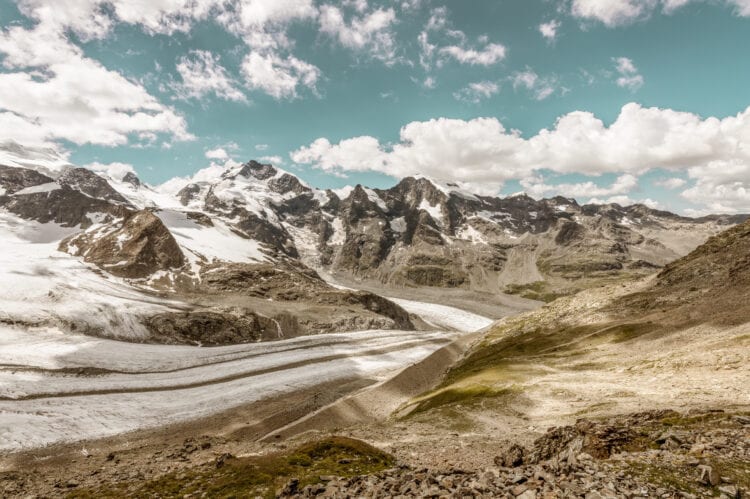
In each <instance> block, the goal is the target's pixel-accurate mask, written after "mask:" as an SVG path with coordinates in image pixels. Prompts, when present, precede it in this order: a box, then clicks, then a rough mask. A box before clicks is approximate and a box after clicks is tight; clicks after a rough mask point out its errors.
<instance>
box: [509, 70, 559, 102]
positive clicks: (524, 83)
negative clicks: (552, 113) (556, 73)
mask: <svg viewBox="0 0 750 499" xmlns="http://www.w3.org/2000/svg"><path fill="white" fill-rule="evenodd" d="M510 80H511V82H512V83H513V88H514V89H516V90H517V89H519V88H525V89H526V90H528V91H530V92H531V94H532V95H533V97H534V99H536V100H544V99H546V98H547V97H549V96H551V95H552V94H554V93H555V90H556V85H557V79H556V78H555V77H548V78H540V77H539V75H538V74H536V73H535V72H534V71H533V70H531V69H530V68H526V69H525V70H524V71H516V72H515V73H513V74H512V75H511V77H510Z"/></svg>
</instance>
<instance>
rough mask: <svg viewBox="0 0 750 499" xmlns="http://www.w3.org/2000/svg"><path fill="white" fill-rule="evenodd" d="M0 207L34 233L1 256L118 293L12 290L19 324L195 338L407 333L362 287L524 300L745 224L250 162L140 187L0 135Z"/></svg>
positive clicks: (664, 259)
mask: <svg viewBox="0 0 750 499" xmlns="http://www.w3.org/2000/svg"><path fill="white" fill-rule="evenodd" d="M0 208H2V212H3V215H2V218H3V220H2V223H1V224H0V228H1V229H2V230H3V231H5V232H6V233H8V234H9V238H6V240H7V241H11V239H10V236H11V235H12V236H13V237H14V238H15V239H16V241H15V243H14V248H19V246H18V245H19V244H22V243H24V242H28V243H30V244H31V243H44V244H37V245H36V247H37V249H40V250H41V248H42V247H44V248H46V250H45V251H46V252H45V251H42V252H41V253H39V252H24V251H20V252H19V253H18V255H19V257H20V258H23V259H24V260H25V262H24V263H27V264H28V261H27V259H28V255H29V254H31V253H34V254H38V258H40V260H39V261H37V262H35V263H34V265H37V266H42V267H45V270H42V269H40V268H38V267H37V268H36V270H35V271H30V272H28V274H30V275H34V274H35V273H36V274H39V273H42V274H43V273H45V272H46V273H50V274H57V275H60V276H61V277H62V278H63V279H62V280H63V281H65V275H66V272H70V269H68V268H65V269H63V268H60V267H61V266H71V265H76V264H75V263H74V262H77V265H79V266H80V268H78V270H77V271H79V272H83V270H82V269H83V268H85V269H88V271H87V272H88V273H87V274H86V276H87V277H86V278H87V279H89V280H90V281H91V282H95V283H96V285H92V286H91V289H89V290H88V291H90V292H93V293H95V294H97V295H98V296H102V293H103V294H104V295H107V294H111V295H113V296H115V297H117V298H118V299H119V300H124V301H125V302H127V303H128V306H125V307H124V306H121V305H122V304H119V305H117V306H113V307H108V306H107V305H106V304H103V305H102V307H107V308H108V309H109V312H110V315H111V317H110V319H109V320H108V321H106V322H105V323H104V324H102V323H101V322H100V321H98V319H92V318H91V317H90V316H87V315H86V314H80V313H77V312H75V313H73V312H71V311H70V310H69V309H70V307H67V306H66V304H65V303H66V301H68V300H74V299H75V298H74V297H73V296H72V295H71V294H70V293H64V292H60V291H59V290H58V289H56V288H55V286H57V284H55V282H54V280H51V279H48V280H46V283H47V284H46V285H45V286H41V287H37V288H34V292H33V293H32V294H31V295H29V296H24V297H23V298H21V299H22V300H28V299H29V298H32V299H39V300H41V301H40V304H41V306H40V307H39V308H38V309H37V310H36V311H35V313H34V314H33V321H36V323H38V322H39V321H42V322H44V321H46V322H48V323H50V324H55V325H58V326H59V325H63V326H64V328H65V329H68V330H72V331H78V332H80V331H84V332H86V333H88V334H94V335H100V336H109V337H116V338H124V339H130V340H134V341H146V342H158V343H186V344H202V345H218V344H231V343H242V342H247V341H257V340H267V339H279V338H289V337H294V336H299V335H303V334H319V333H325V332H335V331H342V330H346V331H354V330H365V329H374V328H380V329H383V328H384V329H390V328H396V329H415V328H417V329H420V328H422V327H424V324H422V323H421V321H420V319H419V318H417V317H414V316H410V314H409V313H408V312H406V311H405V310H404V309H403V308H402V307H401V306H399V305H397V304H396V303H394V302H393V301H390V300H388V299H386V298H383V297H381V296H379V295H380V294H398V293H403V292H404V290H407V291H413V290H418V289H427V288H429V289H442V290H444V292H445V294H446V296H448V295H450V293H451V292H454V291H456V290H461V291H463V292H464V293H469V294H470V295H471V296H488V295H498V296H504V295H503V294H504V293H505V294H516V295H520V297H519V298H518V299H517V301H516V302H515V305H516V306H517V307H520V308H523V307H526V308H531V307H532V306H533V303H532V302H530V301H529V300H543V301H549V300H551V299H554V298H556V297H557V296H561V295H567V294H572V293H574V292H576V291H578V290H580V289H582V288H587V287H591V286H593V285H599V284H602V283H608V282H613V281H617V280H620V279H624V278H627V277H632V276H638V275H646V274H648V273H652V272H653V271H654V270H656V269H659V268H661V267H663V266H664V265H665V264H667V263H668V262H670V261H673V260H675V259H676V258H678V257H680V256H683V255H685V254H686V253H688V252H689V251H690V250H692V249H694V248H695V247H696V246H698V245H699V244H701V243H702V242H703V241H705V240H706V239H707V238H708V237H709V236H711V235H714V234H716V233H718V232H720V231H721V230H723V229H726V228H727V227H730V226H732V225H734V224H736V223H739V222H741V221H743V220H745V219H746V218H747V216H745V215H735V216H728V215H714V216H706V217H702V218H697V219H694V218H687V217H682V216H678V215H675V214H673V213H669V212H666V211H659V210H654V209H651V208H648V207H646V206H644V205H632V206H625V207H623V206H619V205H617V204H609V205H583V206H581V205H579V204H578V203H577V202H576V201H575V200H574V199H567V198H563V197H555V198H551V199H542V200H535V199H533V198H531V197H529V196H527V195H523V194H520V195H515V196H510V197H507V198H499V197H487V196H479V195H475V194H473V193H470V192H467V191H465V190H463V189H461V188H459V186H457V185H455V184H443V183H440V182H437V181H434V180H431V179H428V178H425V177H408V178H405V179H403V180H401V181H400V182H398V183H397V184H396V185H395V186H394V187H392V188H390V189H370V188H367V187H364V186H361V185H357V186H355V187H354V188H352V189H350V190H349V191H348V192H347V193H346V194H345V195H342V194H337V193H335V192H334V191H331V190H320V189H316V188H313V187H310V186H308V185H306V184H305V183H304V182H302V181H301V180H300V179H299V178H298V177H296V176H295V175H293V174H291V173H289V172H286V171H284V170H282V169H280V168H277V167H274V166H272V165H269V164H261V163H258V162H256V161H249V162H247V163H244V164H230V165H226V166H217V165H213V166H211V167H209V168H207V169H205V170H201V171H199V172H198V173H196V174H195V175H193V176H192V177H189V178H176V179H173V180H171V181H168V182H166V183H165V184H162V185H160V186H156V187H154V186H150V185H147V184H145V183H143V182H142V181H140V180H139V179H138V177H137V176H136V175H135V174H134V172H132V171H130V170H122V169H120V170H118V171H116V169H110V170H100V171H93V170H91V169H87V168H81V167H76V166H74V165H71V164H68V162H67V161H66V160H65V159H64V158H62V157H60V156H58V155H56V154H55V153H54V152H53V151H49V150H42V149H27V148H21V147H19V146H17V145H15V144H8V145H6V146H4V147H3V148H2V150H1V151H0ZM12 254H13V253H12V252H11V251H7V252H6V255H8V257H10V255H12ZM62 254H65V255H69V256H70V257H73V258H72V259H71V260H66V258H68V257H65V258H63V257H62V256H61V255H62ZM61 262H65V263H61ZM9 263H10V264H11V265H10V267H14V262H9ZM19 265H20V262H19ZM20 275H21V272H18V271H16V272H15V274H14V276H13V279H14V280H15V281H19V280H22V279H21V277H20ZM8 277H9V278H10V276H8ZM37 277H38V276H37ZM29 279H33V277H29ZM29 279H27V281H28V280H29ZM334 282H338V283H340V284H332V283H334ZM341 284H345V285H346V286H347V287H344V286H342V285H341ZM31 288H32V286H29V289H31ZM350 288H357V289H369V290H370V291H354V290H353V289H350ZM85 289H86V288H85V286H82V287H79V288H78V290H77V292H79V293H81V292H84V291H85ZM34 293H36V294H37V295H38V297H36V296H35V295H34ZM54 294H60V295H61V296H64V297H63V298H61V299H50V298H49V297H50V296H52V295H54ZM123 294H127V295H128V296H123ZM44 295H46V296H44ZM157 297H158V298H159V300H158V303H157V302H156V301H155V298H157ZM3 300H4V301H6V302H7V301H8V300H14V297H13V296H5V297H3ZM4 308H5V310H6V314H9V317H8V319H7V320H10V321H14V322H16V323H17V322H25V321H26V322H27V321H30V320H32V319H29V317H28V316H24V312H23V310H24V308H23V307H16V306H14V304H6V306H5V307H4ZM17 311H20V312H17Z"/></svg>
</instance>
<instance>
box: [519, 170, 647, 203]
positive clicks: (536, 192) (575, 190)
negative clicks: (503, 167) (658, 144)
mask: <svg viewBox="0 0 750 499" xmlns="http://www.w3.org/2000/svg"><path fill="white" fill-rule="evenodd" d="M520 183H521V185H522V186H523V188H524V190H525V191H526V192H527V193H528V194H529V195H531V196H534V197H537V198H541V197H544V196H548V195H550V194H560V195H562V196H566V197H572V198H576V199H587V198H588V199H590V198H592V197H612V196H616V195H623V194H627V193H629V192H630V191H632V190H633V189H634V188H635V187H636V186H638V177H636V176H635V175H632V174H629V173H626V174H624V175H620V176H619V177H617V179H615V181H614V182H613V183H612V184H611V185H609V186H606V187H601V186H599V185H597V184H595V183H594V182H591V181H587V182H580V183H576V184H568V183H559V184H548V183H545V181H544V178H543V177H542V176H534V177H529V178H526V179H522V180H521V182H520Z"/></svg>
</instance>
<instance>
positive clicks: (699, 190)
mask: <svg viewBox="0 0 750 499" xmlns="http://www.w3.org/2000/svg"><path fill="white" fill-rule="evenodd" d="M746 133H747V132H746ZM746 147H747V146H746ZM688 177H690V178H691V179H695V185H693V186H692V187H691V188H689V189H687V190H685V191H684V192H683V193H682V197H684V198H685V199H687V200H689V201H692V202H693V203H698V204H702V205H705V206H707V207H708V208H709V210H710V211H713V212H730V213H736V212H750V160H748V159H747V158H746V157H745V158H733V159H719V160H715V161H711V162H709V163H707V164H705V165H698V166H694V167H692V168H690V169H689V170H688Z"/></svg>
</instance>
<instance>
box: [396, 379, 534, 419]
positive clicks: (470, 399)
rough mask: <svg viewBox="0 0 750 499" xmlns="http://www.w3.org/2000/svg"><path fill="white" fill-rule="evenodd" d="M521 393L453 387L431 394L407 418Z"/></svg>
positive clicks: (475, 386) (470, 386) (494, 388)
mask: <svg viewBox="0 0 750 499" xmlns="http://www.w3.org/2000/svg"><path fill="white" fill-rule="evenodd" d="M518 393H519V390H518V389H517V388H514V387H503V388H496V387H493V386H488V385H476V384H471V385H466V386H451V387H449V388H443V389H440V390H437V391H435V392H433V393H430V394H428V395H426V396H425V397H423V398H422V399H420V400H418V401H417V403H416V406H415V407H414V409H412V411H411V412H409V414H408V416H407V417H411V416H415V415H417V414H420V413H422V412H425V411H429V410H432V409H436V408H438V407H445V406H451V405H456V404H461V405H462V406H464V407H466V406H467V405H471V404H473V403H476V402H479V401H480V400H482V399H486V398H512V397H514V396H515V395H517V394H518Z"/></svg>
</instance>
